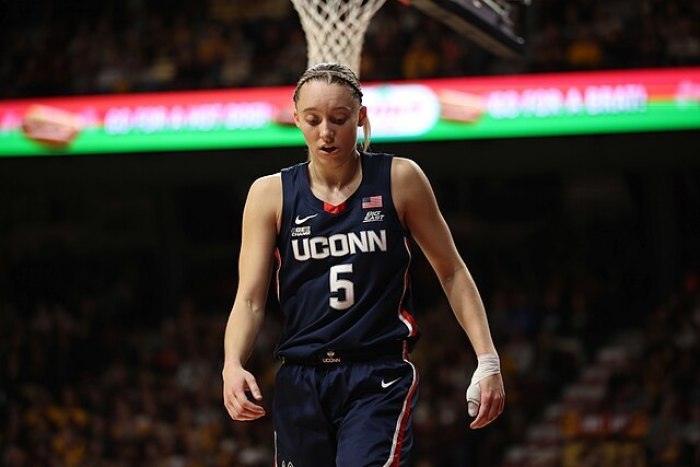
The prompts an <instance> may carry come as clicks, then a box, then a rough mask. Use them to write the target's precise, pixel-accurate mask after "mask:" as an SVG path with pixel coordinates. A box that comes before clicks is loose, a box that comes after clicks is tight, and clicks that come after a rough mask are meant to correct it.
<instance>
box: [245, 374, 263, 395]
mask: <svg viewBox="0 0 700 467" xmlns="http://www.w3.org/2000/svg"><path fill="white" fill-rule="evenodd" d="M245 382H246V384H247V385H248V390H250V392H251V394H253V397H254V398H255V399H256V400H262V392H260V388H259V387H258V382H257V381H255V376H253V375H251V374H248V375H246V377H245Z"/></svg>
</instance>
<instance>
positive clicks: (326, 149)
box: [319, 146, 338, 154]
mask: <svg viewBox="0 0 700 467" xmlns="http://www.w3.org/2000/svg"><path fill="white" fill-rule="evenodd" d="M319 150H320V151H321V152H323V153H326V154H332V153H334V152H336V151H337V150H338V148H337V147H336V146H321V147H320V148H319Z"/></svg>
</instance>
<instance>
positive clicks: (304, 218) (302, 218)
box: [294, 213, 318, 225]
mask: <svg viewBox="0 0 700 467" xmlns="http://www.w3.org/2000/svg"><path fill="white" fill-rule="evenodd" d="M316 216H318V213H316V214H311V215H310V216H306V217H299V216H298V215H297V217H296V219H294V223H295V224H296V225H299V224H303V223H304V222H306V221H308V220H309V219H313V218H314V217H316Z"/></svg>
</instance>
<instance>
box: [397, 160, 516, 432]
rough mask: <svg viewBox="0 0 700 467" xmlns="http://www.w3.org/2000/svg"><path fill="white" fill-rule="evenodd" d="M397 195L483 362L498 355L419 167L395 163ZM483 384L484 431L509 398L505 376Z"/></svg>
mask: <svg viewBox="0 0 700 467" xmlns="http://www.w3.org/2000/svg"><path fill="white" fill-rule="evenodd" d="M392 196H393V198H394V203H395V205H396V209H397V212H398V214H399V217H400V218H401V220H402V222H403V223H404V225H405V226H406V227H407V228H408V229H409V230H410V232H411V234H412V236H413V238H414V239H415V241H416V243H417V244H418V246H419V247H420V248H421V250H422V251H423V253H424V254H425V256H426V258H427V259H428V261H429V262H430V265H431V266H432V268H433V269H434V270H435V273H436V274H437V277H438V279H439V281H440V284H441V285H442V288H443V290H444V291H445V295H446V296H447V299H448V301H449V303H450V306H451V308H452V311H453V312H454V314H455V316H456V318H457V321H458V322H459V324H460V325H461V326H462V328H463V329H464V331H465V332H466V334H467V336H468V337H469V341H470V342H471V344H472V347H473V348H474V352H475V353H476V355H477V357H481V356H484V355H494V356H496V355H497V352H496V348H495V347H494V344H493V340H492V338H491V332H490V330H489V324H488V320H487V318H486V312H485V310H484V305H483V303H482V301H481V297H480V295H479V291H478V290H477V287H476V284H475V283H474V280H473V278H472V276H471V274H470V273H469V270H468V268H467V266H466V264H465V263H464V261H463V260H462V258H461V256H460V254H459V252H458V251H457V247H456V246H455V243H454V240H453V238H452V234H451V232H450V230H449V227H448V226H447V223H446V222H445V219H444V218H443V217H442V214H441V213H440V209H439V207H438V204H437V200H436V199H435V194H434V193H433V190H432V188H431V186H430V182H429V181H428V178H427V177H426V176H425V174H424V173H423V171H422V170H421V169H420V167H418V165H417V164H416V163H415V162H413V161H410V160H408V159H403V158H394V162H393V165H392ZM478 384H479V386H480V389H481V398H480V399H481V401H480V409H479V412H478V415H477V417H476V419H475V420H474V421H473V422H472V424H471V427H472V428H481V427H483V426H485V425H487V424H488V423H490V422H491V421H493V420H494V419H495V418H496V417H497V416H498V415H499V414H500V413H501V412H502V410H503V404H504V399H505V395H504V390H503V381H502V378H501V375H500V373H499V374H491V375H489V376H487V377H485V378H483V379H482V380H481V381H480V382H479V383H478Z"/></svg>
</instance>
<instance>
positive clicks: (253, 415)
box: [226, 398, 265, 421]
mask: <svg viewBox="0 0 700 467" xmlns="http://www.w3.org/2000/svg"><path fill="white" fill-rule="evenodd" d="M226 409H227V410H228V412H229V415H231V418H232V419H234V420H239V421H248V420H255V419H258V418H260V417H262V416H264V415H265V409H263V408H262V407H260V406H257V405H255V404H253V403H251V402H248V401H247V402H246V403H243V404H241V402H240V401H239V400H237V399H236V398H231V399H230V401H229V403H228V404H227V405H226Z"/></svg>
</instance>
